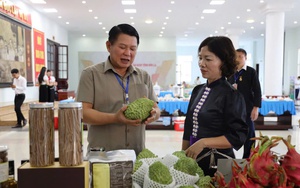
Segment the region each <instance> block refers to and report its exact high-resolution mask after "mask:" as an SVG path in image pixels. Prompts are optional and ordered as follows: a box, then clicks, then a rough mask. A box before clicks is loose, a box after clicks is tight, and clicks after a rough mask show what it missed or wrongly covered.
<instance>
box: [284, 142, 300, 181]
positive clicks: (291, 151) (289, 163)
mask: <svg viewBox="0 0 300 188" xmlns="http://www.w3.org/2000/svg"><path fill="white" fill-rule="evenodd" d="M282 141H283V142H284V144H285V145H286V146H287V148H288V151H287V153H286V155H285V156H284V158H283V160H282V162H281V166H282V167H283V168H284V170H285V172H286V175H287V180H288V182H289V185H294V186H300V154H299V153H297V151H296V150H295V147H294V146H292V145H291V144H290V143H289V142H288V141H287V140H285V139H282Z"/></svg>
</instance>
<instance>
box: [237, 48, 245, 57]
mask: <svg viewBox="0 0 300 188" xmlns="http://www.w3.org/2000/svg"><path fill="white" fill-rule="evenodd" d="M236 51H237V52H242V53H243V54H244V55H245V56H247V52H246V50H244V49H243V48H238V49H236Z"/></svg>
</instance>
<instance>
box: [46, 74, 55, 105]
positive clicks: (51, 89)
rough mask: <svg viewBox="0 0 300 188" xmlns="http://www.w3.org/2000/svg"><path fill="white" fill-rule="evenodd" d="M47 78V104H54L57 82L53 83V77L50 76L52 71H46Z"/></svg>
mask: <svg viewBox="0 0 300 188" xmlns="http://www.w3.org/2000/svg"><path fill="white" fill-rule="evenodd" d="M47 78H48V102H54V100H55V90H56V86H57V82H56V81H55V77H54V76H53V75H52V70H49V69H48V70H47Z"/></svg>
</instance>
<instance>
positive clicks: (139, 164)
mask: <svg viewBox="0 0 300 188" xmlns="http://www.w3.org/2000/svg"><path fill="white" fill-rule="evenodd" d="M142 165H143V162H142V161H140V160H136V161H135V163H134V166H133V173H135V172H136V171H137V170H138V169H139V168H140V167H141V166H142Z"/></svg>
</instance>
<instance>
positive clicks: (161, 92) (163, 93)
mask: <svg viewBox="0 0 300 188" xmlns="http://www.w3.org/2000/svg"><path fill="white" fill-rule="evenodd" d="M168 94H170V95H171V96H172V97H174V94H173V92H172V91H160V93H159V95H158V97H164V96H165V95H168Z"/></svg>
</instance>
